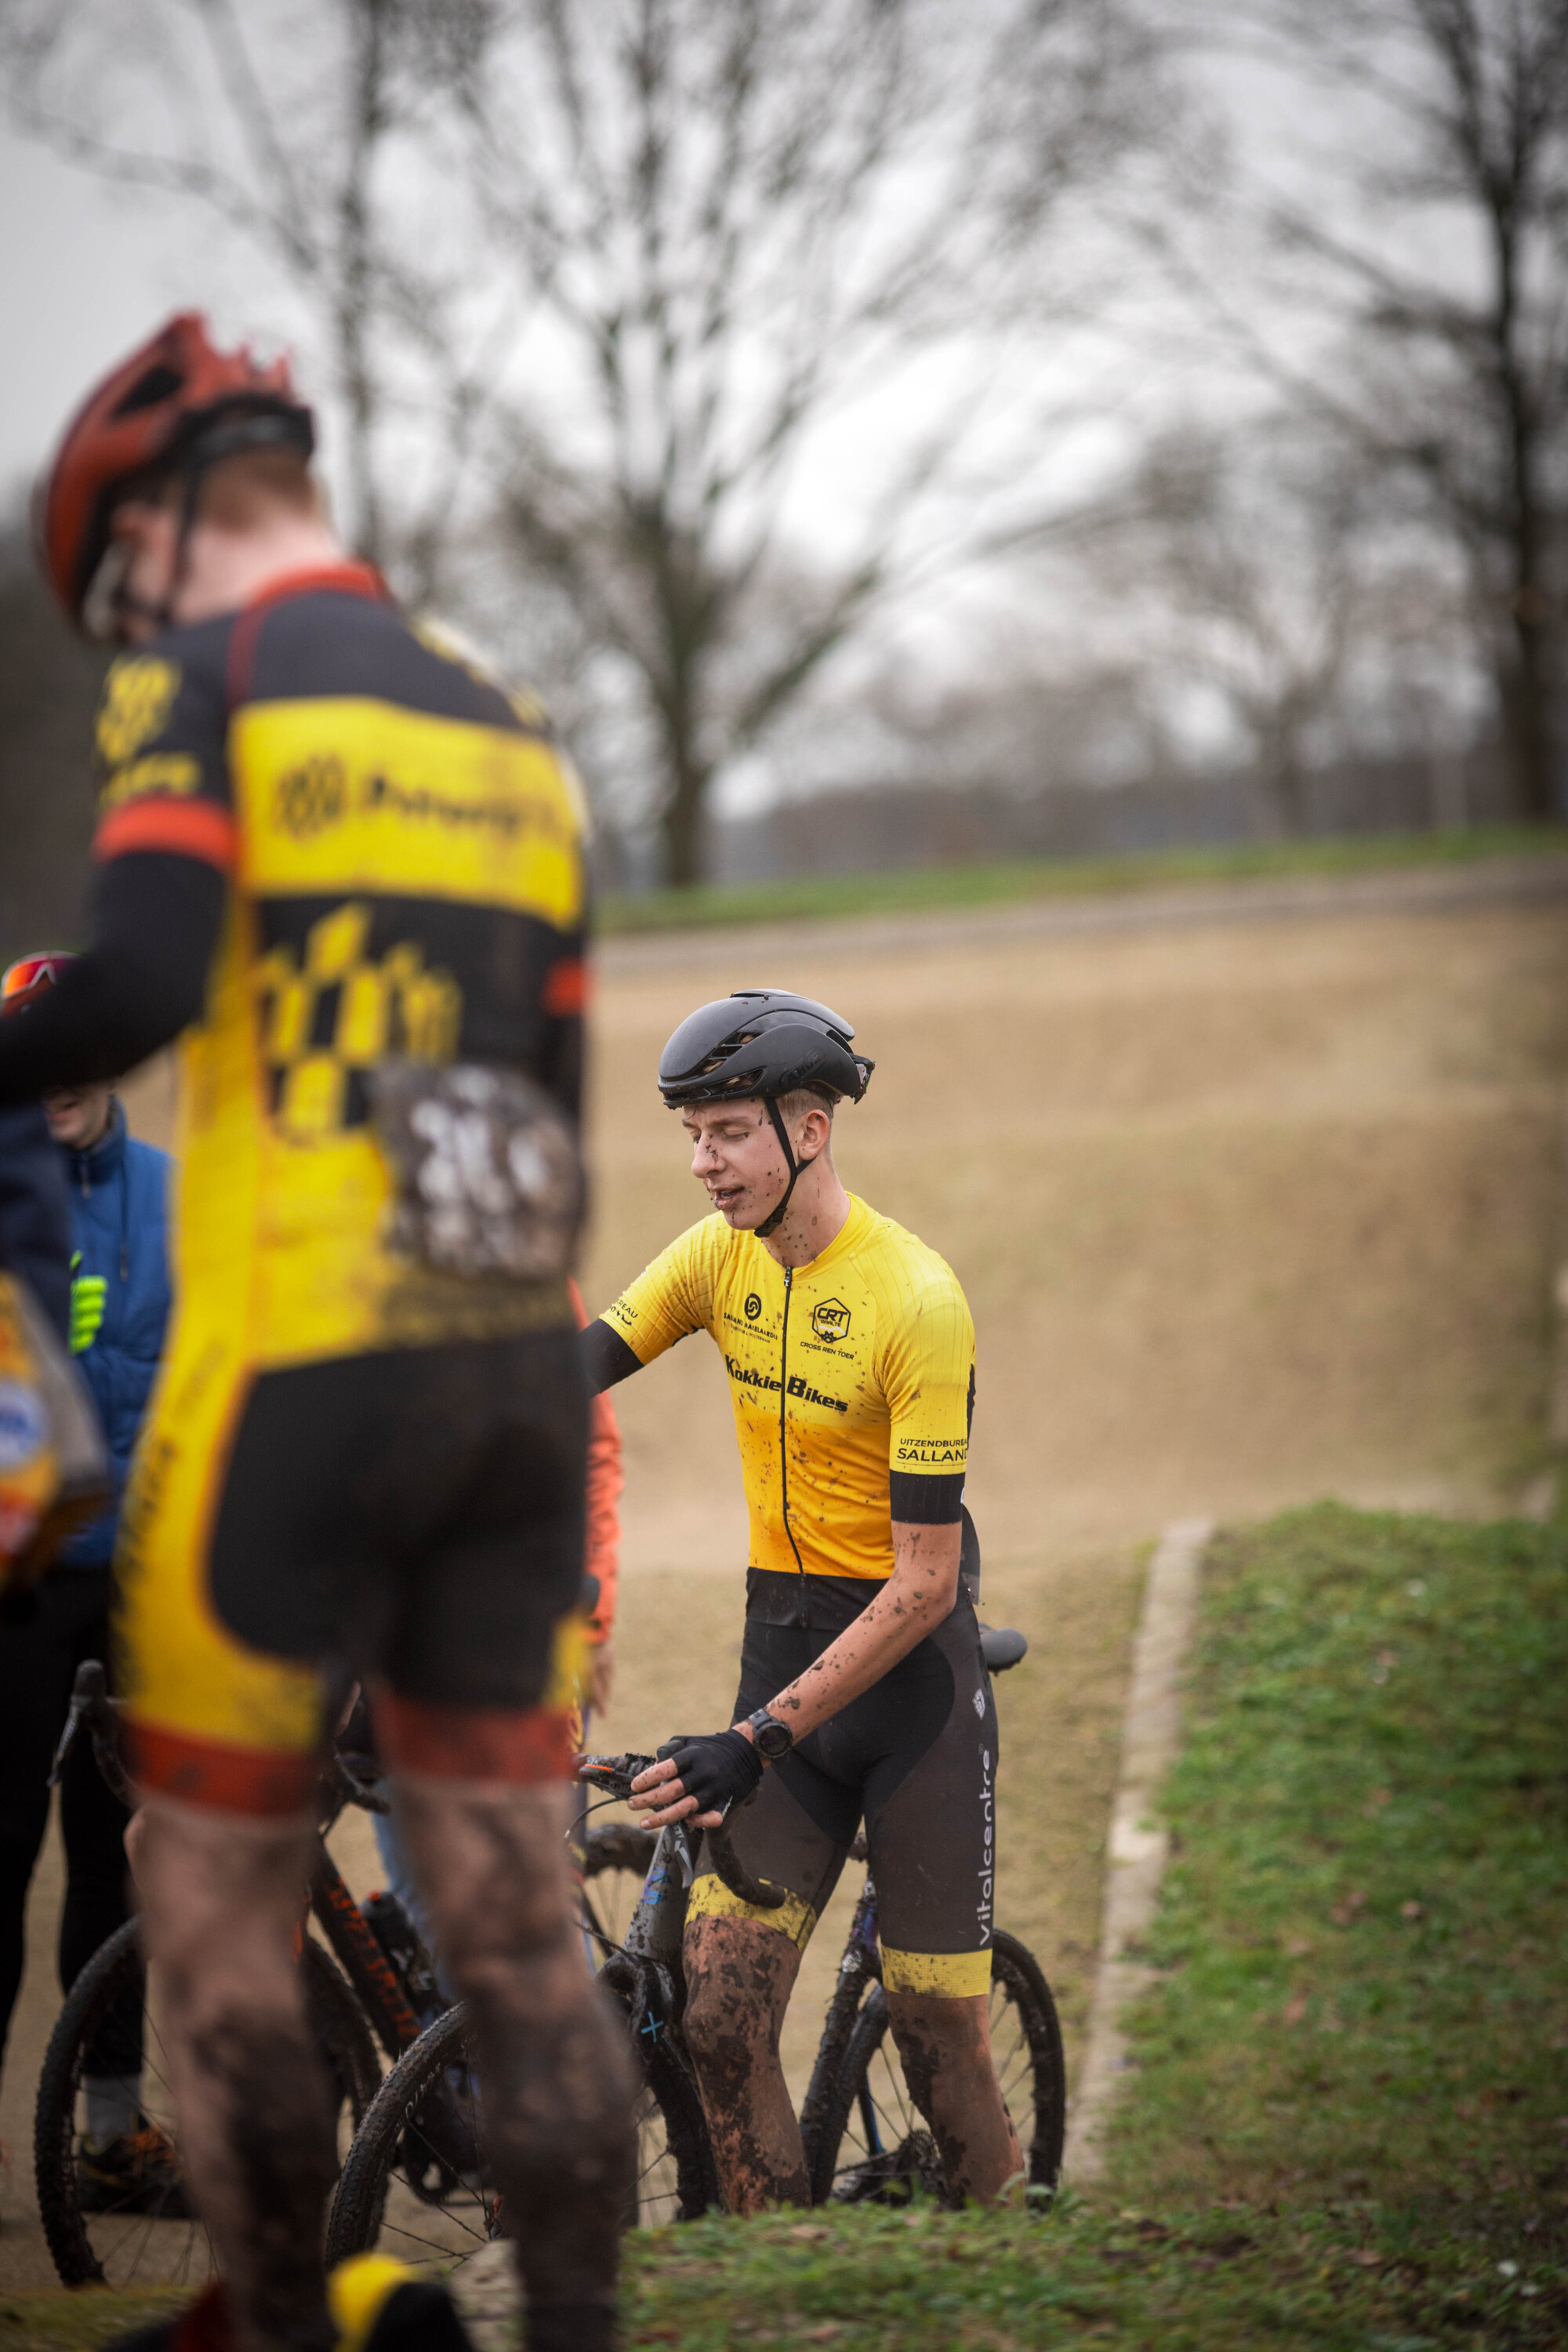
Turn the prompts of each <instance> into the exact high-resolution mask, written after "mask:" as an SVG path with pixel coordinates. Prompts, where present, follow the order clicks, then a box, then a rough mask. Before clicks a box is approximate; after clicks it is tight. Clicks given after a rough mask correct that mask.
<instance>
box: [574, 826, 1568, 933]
mask: <svg viewBox="0 0 1568 2352" xmlns="http://www.w3.org/2000/svg"><path fill="white" fill-rule="evenodd" d="M1565 848H1568V836H1565V835H1564V834H1563V831H1562V830H1561V829H1560V828H1558V827H1556V826H1553V827H1551V828H1550V829H1544V828H1542V827H1539V826H1526V825H1478V826H1476V827H1474V828H1471V829H1468V830H1466V831H1463V832H1459V831H1451V832H1440V833H1387V834H1346V835H1336V836H1334V837H1333V838H1331V839H1327V840H1320V841H1255V842H1237V843H1232V844H1229V845H1226V846H1223V847H1219V848H1214V849H1165V850H1159V851H1154V852H1151V853H1150V854H1148V855H1147V856H1128V857H1072V858H1066V857H1061V858H1044V857H1040V858H1032V857H1018V858H1011V859H1008V860H1005V861H1004V862H1001V863H998V864H994V865H984V866H980V865H976V866H910V867H908V868H906V869H905V870H904V871H902V872H900V873H896V874H832V875H807V874H803V875H796V876H793V877H788V878H786V879H784V880H780V881H775V882H703V883H699V884H696V885H695V886H693V887H690V888H689V889H682V890H648V891H642V892H638V893H637V894H636V895H632V894H630V893H615V892H612V893H609V894H607V895H606V896H605V897H604V898H601V899H600V900H599V902H598V909H597V924H598V929H599V930H600V932H601V934H615V933H618V932H628V931H679V930H693V929H704V928H707V927H708V926H710V925H712V924H718V923H772V922H784V921H795V920H815V921H837V920H841V919H845V918H847V917H849V916H854V915H903V914H919V913H921V912H923V911H925V910H927V909H929V908H963V907H985V906H994V905H996V904H998V903H999V902H1001V901H1004V900H1007V899H1020V898H1082V897H1089V896H1092V895H1097V894H1102V893H1105V892H1115V891H1129V890H1149V889H1157V888H1159V887H1162V886H1165V885H1170V884H1173V883H1178V882H1227V881H1237V880H1241V879H1245V878H1247V877H1252V876H1275V875H1279V876H1290V875H1297V874H1304V875H1337V874H1371V873H1380V872H1384V871H1385V870H1387V869H1390V868H1394V867H1398V866H1467V865H1471V864H1474V863H1475V862H1476V861H1477V860H1478V859H1480V858H1486V857H1501V856H1516V857H1517V856H1561V855H1563V851H1564V849H1565Z"/></svg>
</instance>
